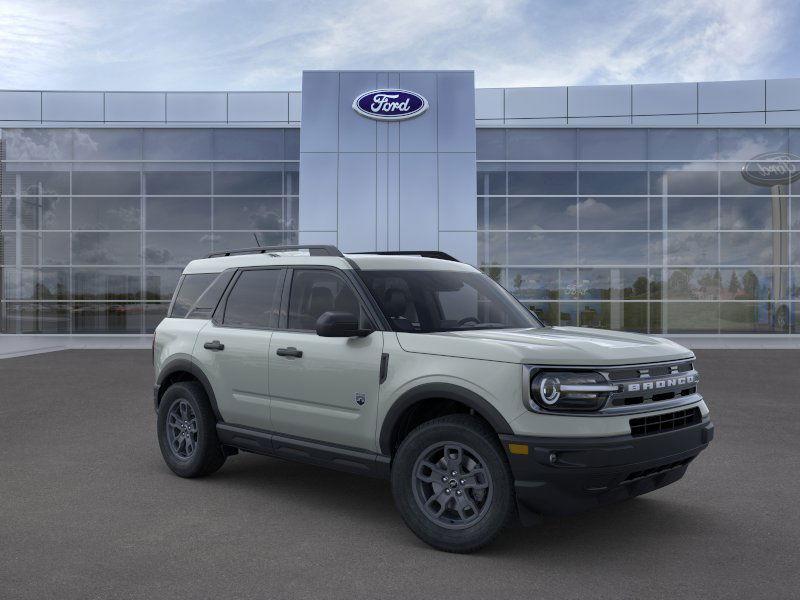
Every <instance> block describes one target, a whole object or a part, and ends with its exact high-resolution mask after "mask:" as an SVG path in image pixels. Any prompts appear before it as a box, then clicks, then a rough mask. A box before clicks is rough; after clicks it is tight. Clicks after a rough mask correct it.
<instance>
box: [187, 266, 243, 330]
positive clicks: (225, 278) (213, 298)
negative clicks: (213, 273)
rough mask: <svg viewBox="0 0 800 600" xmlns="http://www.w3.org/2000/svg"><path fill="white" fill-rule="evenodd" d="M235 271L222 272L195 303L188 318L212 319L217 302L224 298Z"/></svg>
mask: <svg viewBox="0 0 800 600" xmlns="http://www.w3.org/2000/svg"><path fill="white" fill-rule="evenodd" d="M235 272H236V270H235V269H228V270H227V271H223V272H222V273H220V274H219V277H217V278H216V279H215V280H214V281H213V283H212V284H211V285H210V286H208V288H207V289H206V291H205V292H203V293H202V294H201V295H200V297H199V298H198V299H197V302H195V303H194V308H193V309H192V310H191V312H189V315H188V316H187V317H186V318H187V319H210V318H211V314H212V313H213V312H214V309H215V308H216V307H217V304H219V300H220V298H222V294H224V293H225V288H227V287H228V283H230V281H231V278H232V277H233V274H234V273H235Z"/></svg>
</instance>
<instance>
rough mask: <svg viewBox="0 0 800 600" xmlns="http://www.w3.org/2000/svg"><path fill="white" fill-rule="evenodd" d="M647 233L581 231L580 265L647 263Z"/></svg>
mask: <svg viewBox="0 0 800 600" xmlns="http://www.w3.org/2000/svg"><path fill="white" fill-rule="evenodd" d="M647 251H648V241H647V233H581V238H580V256H579V257H578V264H579V265H643V264H647Z"/></svg>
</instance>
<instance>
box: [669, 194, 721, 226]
mask: <svg viewBox="0 0 800 600" xmlns="http://www.w3.org/2000/svg"><path fill="white" fill-rule="evenodd" d="M717 208H718V202H717V199H716V198H708V197H700V198H689V197H687V198H669V199H668V200H667V228H668V229H717V227H718V225H719V219H718V217H717V212H718V211H717Z"/></svg>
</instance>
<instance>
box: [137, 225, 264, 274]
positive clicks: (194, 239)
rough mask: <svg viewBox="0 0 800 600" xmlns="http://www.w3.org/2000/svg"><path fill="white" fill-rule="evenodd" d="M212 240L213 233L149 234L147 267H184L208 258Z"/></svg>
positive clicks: (145, 251) (146, 243)
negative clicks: (191, 262)
mask: <svg viewBox="0 0 800 600" xmlns="http://www.w3.org/2000/svg"><path fill="white" fill-rule="evenodd" d="M212 238H213V236H212V234H211V232H208V233H182V232H168V233H147V234H146V238H145V249H144V257H145V263H146V264H147V265H165V266H180V267H183V266H185V265H186V264H187V263H188V262H189V261H192V260H195V259H197V258H205V257H206V256H208V254H209V253H210V252H211V242H212ZM252 245H255V243H253V244H252Z"/></svg>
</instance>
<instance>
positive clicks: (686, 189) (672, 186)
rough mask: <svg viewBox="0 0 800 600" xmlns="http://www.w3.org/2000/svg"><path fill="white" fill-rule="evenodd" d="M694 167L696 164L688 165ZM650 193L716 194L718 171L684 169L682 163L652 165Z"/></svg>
mask: <svg viewBox="0 0 800 600" xmlns="http://www.w3.org/2000/svg"><path fill="white" fill-rule="evenodd" d="M688 167H694V165H688ZM650 168H651V169H653V170H651V171H650V193H651V194H658V195H665V196H666V195H672V196H705V195H711V196H716V195H717V193H718V183H717V172H716V171H698V170H693V169H692V170H683V168H682V165H664V167H663V168H664V169H667V170H664V171H661V170H658V165H651V167H650Z"/></svg>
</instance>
